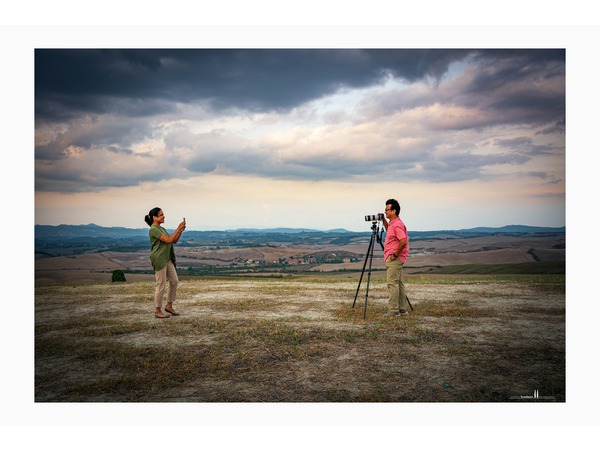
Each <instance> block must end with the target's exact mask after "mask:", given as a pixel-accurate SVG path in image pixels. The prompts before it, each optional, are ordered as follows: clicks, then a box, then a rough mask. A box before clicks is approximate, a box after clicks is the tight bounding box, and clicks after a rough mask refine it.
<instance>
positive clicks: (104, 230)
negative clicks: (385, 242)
mask: <svg viewBox="0 0 600 450" xmlns="http://www.w3.org/2000/svg"><path fill="white" fill-rule="evenodd" d="M565 230H566V228H565V227H532V226H527V225H506V226H503V227H498V228H494V227H476V228H468V229H460V230H432V231H409V233H410V235H411V236H425V235H436V234H507V233H510V234H513V233H518V234H531V233H564V232H565ZM301 233H311V234H315V235H323V234H327V235H336V234H340V235H341V234H348V233H349V234H355V235H361V234H371V232H369V231H365V232H353V231H348V230H345V229H343V228H337V229H333V230H325V231H323V230H315V229H308V228H264V229H261V228H239V229H235V230H214V231H194V230H188V231H187V232H186V233H185V236H186V237H188V238H192V237H194V235H202V236H208V235H215V236H217V235H239V234H248V235H253V234H259V235H260V234H262V235H273V234H301ZM138 236H143V237H148V228H125V227H101V226H99V225H95V224H88V225H36V226H35V238H36V239H45V238H67V239H68V238H84V237H89V238H110V237H113V238H131V237H138Z"/></svg>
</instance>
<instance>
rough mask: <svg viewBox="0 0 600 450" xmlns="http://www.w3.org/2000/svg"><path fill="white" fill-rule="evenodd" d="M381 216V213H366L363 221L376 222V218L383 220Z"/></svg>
mask: <svg viewBox="0 0 600 450" xmlns="http://www.w3.org/2000/svg"><path fill="white" fill-rule="evenodd" d="M383 217H384V215H383V213H379V214H373V215H368V216H365V222H376V221H378V220H383Z"/></svg>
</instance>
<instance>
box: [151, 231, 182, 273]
mask: <svg viewBox="0 0 600 450" xmlns="http://www.w3.org/2000/svg"><path fill="white" fill-rule="evenodd" d="M162 234H166V235H167V236H169V233H167V230H165V229H164V228H163V227H159V226H156V225H152V226H151V227H150V231H148V235H149V236H150V243H151V244H152V250H151V251H150V262H152V268H153V269H154V271H155V272H158V271H159V270H162V269H164V268H165V267H167V264H168V263H169V260H171V261H173V263H175V250H173V244H165V243H164V242H163V241H161V240H160V236H161V235H162Z"/></svg>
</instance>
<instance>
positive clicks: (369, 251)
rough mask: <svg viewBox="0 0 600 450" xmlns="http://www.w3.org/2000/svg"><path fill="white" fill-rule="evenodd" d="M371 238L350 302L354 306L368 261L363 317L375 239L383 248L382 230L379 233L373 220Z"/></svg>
mask: <svg viewBox="0 0 600 450" xmlns="http://www.w3.org/2000/svg"><path fill="white" fill-rule="evenodd" d="M371 230H372V231H373V233H371V240H370V241H369V248H368V249H367V257H366V258H365V263H364V264H363V268H362V273H361V274H360V280H359V281H358V287H357V288H356V295H355V296H354V303H353V304H352V308H354V306H356V299H357V298H358V291H359V290H360V284H361V283H362V279H363V276H364V274H365V268H366V267H367V262H368V263H369V275H368V277H367V293H366V296H365V312H364V313H363V318H365V319H366V318H367V301H368V300H369V283H370V282H371V267H372V266H373V250H374V248H375V241H377V242H378V243H379V245H381V250H383V244H382V243H381V235H382V234H383V230H381V233H380V232H379V222H377V221H374V222H373V225H371Z"/></svg>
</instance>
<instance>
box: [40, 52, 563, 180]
mask: <svg viewBox="0 0 600 450" xmlns="http://www.w3.org/2000/svg"><path fill="white" fill-rule="evenodd" d="M454 63H460V64H457V65H454V66H453V64H454ZM457 67H458V68H457ZM564 76H565V54H564V51H563V50H535V49H533V50H466V49H465V50H463V49H457V50H443V49H434V50H410V49H392V50H387V49H385V50H384V49H379V50H326V49H319V50H169V49H165V50H163V49H155V50H101V49H97V50H69V49H64V50H54V49H46V50H45V49H39V50H36V52H35V100H36V105H35V107H36V149H35V152H36V189H38V190H56V191H64V192H72V191H84V190H90V189H92V190H98V189H102V188H103V187H108V186H132V185H136V184H139V183H141V182H143V181H146V180H155V181H156V180H166V179H170V178H185V177H189V176H193V175H197V174H203V173H215V172H216V173H225V174H251V175H258V176H263V177H268V178H278V179H309V180H325V179H343V178H351V177H363V178H365V177H369V176H371V177H373V178H374V179H376V178H377V177H378V176H382V175H383V176H386V177H387V178H390V177H392V176H399V177H402V179H405V180H409V179H411V180H431V181H435V182H438V181H461V180H467V179H474V178H483V177H485V176H487V175H486V173H488V172H489V169H490V168H491V167H493V166H501V165H513V166H518V165H522V164H524V163H526V162H528V161H530V160H531V159H532V158H535V157H536V156H539V155H551V154H557V153H560V152H564V123H565V91H564ZM390 79H393V80H395V81H398V80H401V81H404V83H396V84H393V83H392V85H391V86H386V88H385V89H381V90H379V91H378V90H372V91H368V93H367V94H365V95H364V96H363V97H361V102H360V103H358V104H357V106H356V107H355V108H351V109H348V110H347V109H345V108H344V107H343V106H339V105H336V106H335V108H333V110H332V111H325V112H321V111H319V108H318V107H315V108H314V110H313V109H311V111H310V112H307V111H304V110H301V111H299V112H297V111H291V110H292V109H293V108H295V107H298V106H301V105H305V104H306V103H307V102H309V101H311V100H316V99H320V98H323V97H325V96H327V95H331V94H334V93H336V92H343V89H344V88H345V89H346V90H349V89H351V88H368V87H372V86H376V85H378V86H380V87H383V86H384V85H385V82H386V81H389V80H390ZM325 103H326V102H325ZM323 108H325V109H326V107H323ZM300 109H301V108H300ZM307 109H310V108H307ZM290 111H291V112H290ZM225 112H226V113H228V114H225ZM247 112H248V113H247ZM255 112H268V113H277V114H270V116H269V119H268V120H271V121H273V123H281V124H284V125H282V128H285V130H284V131H281V130H278V131H280V132H281V133H283V134H286V136H285V138H284V139H283V142H284V143H283V144H282V143H281V142H282V141H280V140H278V138H271V136H268V137H267V134H268V131H266V132H263V129H262V128H261V127H263V126H264V127H265V129H267V130H268V126H265V125H263V123H262V122H261V119H260V117H259V116H260V115H256V114H252V113H255ZM403 113H406V114H403ZM311 114H313V116H311ZM397 115H398V117H400V118H398V119H397V118H396V116H397ZM226 116H227V117H235V118H238V117H239V118H240V123H241V122H243V120H247V122H245V123H244V125H243V126H246V124H247V125H248V129H250V130H252V131H254V130H260V133H258V132H257V133H255V134H254V135H253V134H252V133H248V134H244V133H243V132H239V133H238V129H223V130H220V129H219V128H218V127H219V126H221V125H220V123H219V119H220V118H223V117H226ZM309 116H310V117H309ZM296 118H298V122H294V124H293V125H290V123H291V122H292V121H294V120H296ZM313 119H316V120H317V121H313V122H311V120H313ZM319 119H320V120H322V121H323V122H321V123H319V122H318V120H319ZM278 121H280V122H278ZM405 121H406V123H404V122H405ZM206 123H210V126H209V125H205V124H206ZM323 123H326V124H327V127H321V128H327V132H328V133H329V134H327V133H325V132H324V131H323V130H321V134H319V132H318V131H315V130H314V129H313V128H319V127H320V125H322V124H323ZM512 125H515V127H514V128H515V130H518V132H516V134H515V132H512V130H511V133H506V132H502V133H501V135H500V136H498V137H497V136H496V135H495V134H494V131H491V132H489V131H488V130H493V129H494V128H495V127H499V126H504V127H510V126H512ZM224 126H225V127H227V125H224ZM239 126H240V127H242V125H239ZM253 127H255V128H253ZM286 127H287V128H286ZM296 128H298V129H299V130H300V131H301V132H305V133H307V135H310V137H311V139H306V140H305V139H303V137H302V136H301V137H296V136H293V135H294V130H295V129H296ZM207 129H211V131H206V130H207ZM292 129H294V130H292ZM359 129H360V130H359ZM365 130H368V131H365ZM371 130H372V131H371ZM529 130H531V132H530V133H528V131H529ZM463 131H464V132H465V133H464V134H462V132H463ZM488 132H489V133H490V134H489V135H488V134H486V133H488ZM313 133H314V135H313ZM290 135H292V136H293V137H290ZM256 136H259V137H256ZM314 136H316V137H314ZM478 136H481V137H478ZM532 136H533V137H532ZM557 136H558V137H557ZM313 137H314V139H313ZM538 137H539V140H538ZM286 139H287V140H286ZM306 142H310V143H309V144H307V143H306ZM487 145H490V146H493V147H494V149H495V150H494V152H490V151H488V150H489V149H486V148H484V147H485V146H487ZM524 173H525V172H524ZM531 173H533V172H531ZM540 173H541V172H540ZM378 174H379V175H378ZM534 176H539V175H534ZM544 176H548V179H551V178H552V177H551V176H549V175H546V174H545V175H544ZM539 177H541V176H539Z"/></svg>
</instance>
